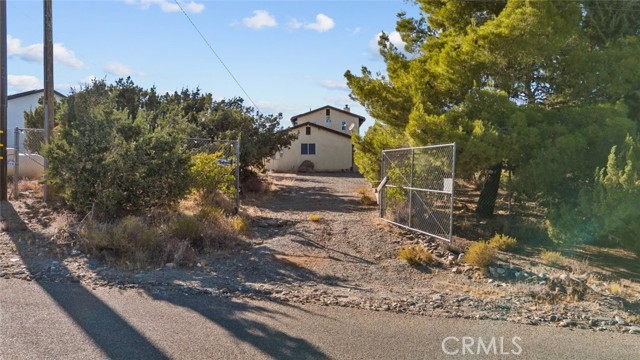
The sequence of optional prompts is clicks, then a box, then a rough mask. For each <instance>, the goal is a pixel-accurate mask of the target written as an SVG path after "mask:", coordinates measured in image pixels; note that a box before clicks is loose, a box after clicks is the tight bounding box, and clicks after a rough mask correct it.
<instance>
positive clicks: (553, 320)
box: [549, 314, 560, 322]
mask: <svg viewBox="0 0 640 360" xmlns="http://www.w3.org/2000/svg"><path fill="white" fill-rule="evenodd" d="M558 320H560V319H559V318H558V315H555V314H553V315H551V316H549V321H551V322H556V321H558Z"/></svg>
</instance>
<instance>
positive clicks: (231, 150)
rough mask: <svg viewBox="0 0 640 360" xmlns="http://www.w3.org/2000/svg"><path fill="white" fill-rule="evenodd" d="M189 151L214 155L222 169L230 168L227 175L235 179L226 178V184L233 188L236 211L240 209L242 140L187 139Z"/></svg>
mask: <svg viewBox="0 0 640 360" xmlns="http://www.w3.org/2000/svg"><path fill="white" fill-rule="evenodd" d="M187 151H189V152H190V153H191V154H192V155H198V154H208V155H214V156H215V158H216V165H217V166H218V167H219V168H220V169H229V172H228V173H226V171H224V173H225V174H226V175H232V179H233V180H229V181H227V180H224V181H226V182H228V184H224V186H226V187H228V188H231V189H233V194H234V199H233V200H234V202H235V209H234V210H235V213H238V210H239V209H240V140H214V139H203V138H189V139H187Z"/></svg>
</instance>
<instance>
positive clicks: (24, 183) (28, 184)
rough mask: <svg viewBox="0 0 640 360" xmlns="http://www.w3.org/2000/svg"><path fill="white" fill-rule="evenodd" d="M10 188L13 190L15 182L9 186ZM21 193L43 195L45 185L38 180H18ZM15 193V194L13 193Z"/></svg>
mask: <svg viewBox="0 0 640 360" xmlns="http://www.w3.org/2000/svg"><path fill="white" fill-rule="evenodd" d="M9 189H10V190H11V191H12V192H13V184H12V185H11V186H9ZM18 192H19V193H29V194H31V195H33V196H35V197H42V195H43V187H42V184H40V182H39V181H38V180H26V179H25V180H20V181H19V182H18ZM12 195H14V194H12Z"/></svg>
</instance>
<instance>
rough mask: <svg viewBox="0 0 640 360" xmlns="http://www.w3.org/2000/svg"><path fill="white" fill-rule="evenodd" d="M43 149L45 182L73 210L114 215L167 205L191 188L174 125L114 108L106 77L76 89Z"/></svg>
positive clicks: (184, 155)
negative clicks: (46, 167) (105, 81)
mask: <svg viewBox="0 0 640 360" xmlns="http://www.w3.org/2000/svg"><path fill="white" fill-rule="evenodd" d="M57 120H58V124H59V126H58V127H57V131H55V132H54V134H53V138H52V140H51V142H50V144H49V146H46V147H45V148H44V156H45V157H46V158H47V159H48V161H49V167H48V170H47V181H48V183H49V184H50V185H52V186H54V187H55V188H57V189H59V190H60V191H61V195H62V196H63V197H64V199H65V201H66V202H67V203H68V204H69V205H70V206H71V207H72V208H73V209H75V210H76V211H79V212H85V211H89V210H90V209H93V210H94V215H96V216H97V217H98V218H101V219H116V218H121V217H124V216H126V215H131V214H137V213H141V212H143V211H144V210H148V209H150V208H154V207H169V206H172V205H174V204H175V203H176V202H177V201H178V200H179V199H181V198H183V197H184V196H185V195H186V194H187V193H188V191H189V188H190V184H189V181H185V179H188V178H189V177H188V173H189V155H188V154H187V153H186V152H185V151H184V146H183V145H184V139H182V138H181V137H180V136H179V132H178V131H175V127H176V126H177V125H175V124H172V123H171V122H167V124H166V125H164V126H157V125H156V126H150V124H149V123H148V122H147V119H146V118H145V117H144V116H141V115H139V116H138V118H137V119H131V118H129V117H128V115H127V112H126V111H124V110H118V109H117V105H116V103H115V101H114V99H113V98H112V97H111V95H110V93H109V90H108V89H107V86H106V84H105V83H104V81H96V82H94V83H93V85H91V86H90V87H87V88H85V89H83V90H82V91H80V92H77V93H74V94H72V95H71V96H69V97H68V98H67V99H66V102H65V103H64V104H63V105H62V106H61V109H60V111H59V112H58V119H57Z"/></svg>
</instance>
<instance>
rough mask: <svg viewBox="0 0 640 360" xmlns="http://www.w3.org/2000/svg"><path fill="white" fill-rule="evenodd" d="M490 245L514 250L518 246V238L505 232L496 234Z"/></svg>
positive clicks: (498, 248)
mask: <svg viewBox="0 0 640 360" xmlns="http://www.w3.org/2000/svg"><path fill="white" fill-rule="evenodd" d="M489 245H490V246H491V247H493V248H495V249H496V250H499V251H512V250H514V249H515V248H516V247H517V246H518V240H516V239H515V238H512V237H510V236H507V235H503V234H495V235H494V236H493V237H492V238H491V239H490V240H489Z"/></svg>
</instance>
